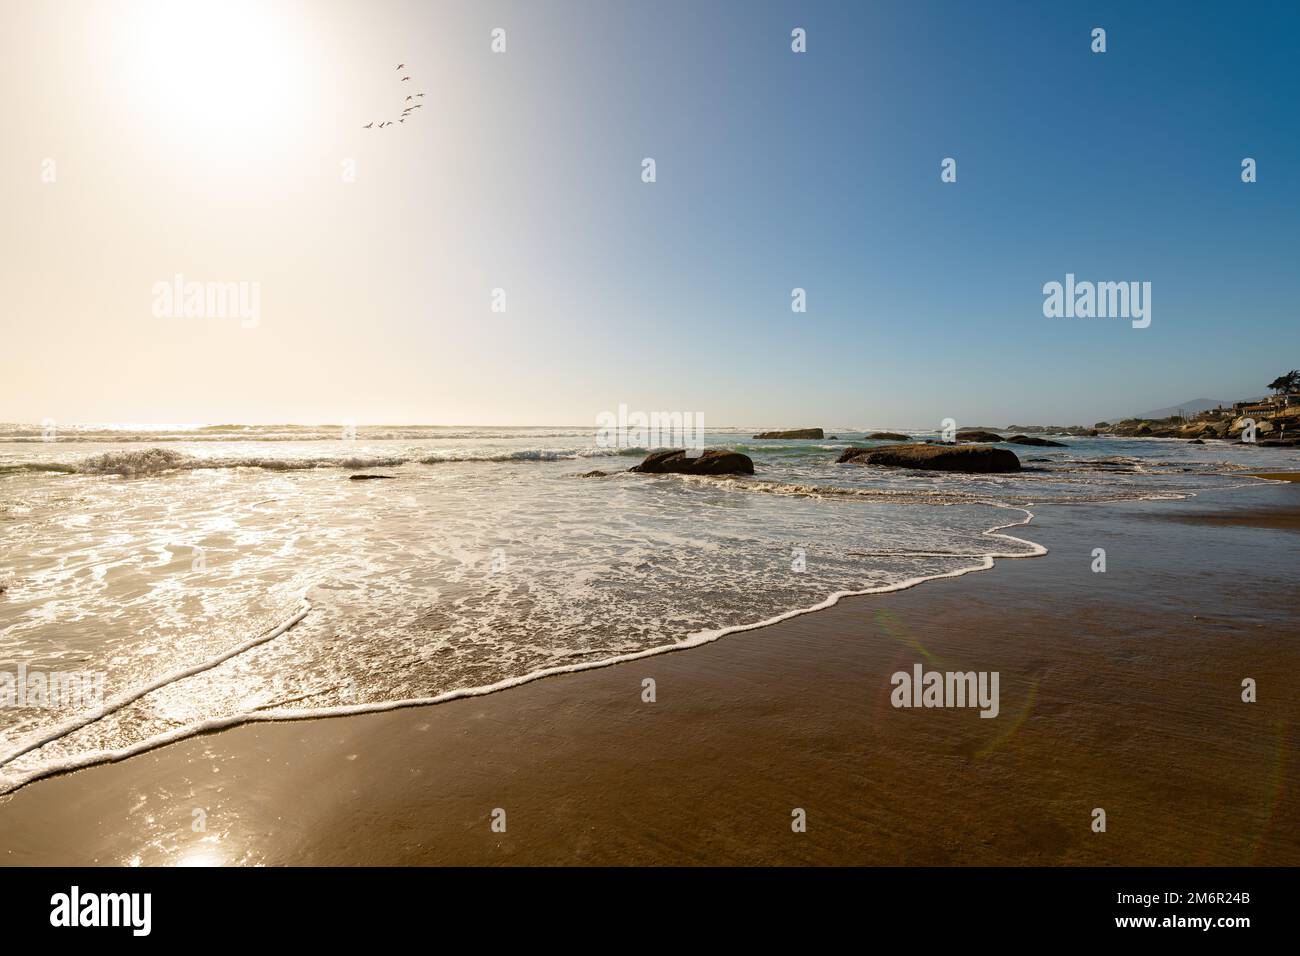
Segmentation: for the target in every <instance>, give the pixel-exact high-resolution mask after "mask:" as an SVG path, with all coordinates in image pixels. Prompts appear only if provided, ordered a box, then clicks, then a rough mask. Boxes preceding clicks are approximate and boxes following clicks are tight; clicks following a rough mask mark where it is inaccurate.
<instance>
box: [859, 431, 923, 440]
mask: <svg viewBox="0 0 1300 956" xmlns="http://www.w3.org/2000/svg"><path fill="white" fill-rule="evenodd" d="M867 438H869V439H871V440H872V441H911V440H912V436H911V435H900V434H899V433H898V432H872V433H871V434H870V435H868V436H867Z"/></svg>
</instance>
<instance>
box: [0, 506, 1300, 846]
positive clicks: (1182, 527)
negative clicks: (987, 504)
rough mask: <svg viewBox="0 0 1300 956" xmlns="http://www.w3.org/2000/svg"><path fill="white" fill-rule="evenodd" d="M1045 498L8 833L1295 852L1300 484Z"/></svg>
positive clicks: (133, 787) (220, 737)
mask: <svg viewBox="0 0 1300 956" xmlns="http://www.w3.org/2000/svg"><path fill="white" fill-rule="evenodd" d="M1034 510H1035V514H1036V516H1035V518H1034V520H1033V521H1032V523H1031V524H1030V525H1028V526H1027V527H1024V528H1020V529H1017V533H1018V534H1019V535H1020V536H1022V537H1024V538H1027V539H1029V540H1032V541H1035V542H1038V543H1041V544H1043V545H1044V546H1046V547H1047V548H1048V550H1049V554H1048V555H1046V556H1045V557H1041V558H1026V559H1016V560H1001V561H999V562H998V564H997V566H996V567H995V568H994V569H993V570H991V571H988V572H981V573H975V574H969V575H966V576H964V577H960V578H957V579H953V580H945V581H935V582H930V583H927V584H924V585H921V586H919V587H916V588H912V589H910V590H907V591H902V592H897V593H892V594H885V595H878V596H872V597H864V598H851V599H846V600H844V601H841V602H840V603H839V604H838V605H837V606H835V607H834V608H831V609H828V610H824V611H820V612H816V613H813V614H808V615H804V616H801V617H798V618H794V619H792V620H789V621H786V622H783V623H780V624H777V625H774V626H772V627H768V628H765V629H762V630H759V631H754V632H749V633H742V634H737V635H733V636H731V637H728V638H725V639H723V640H721V641H718V642H716V643H713V644H710V645H706V646H704V647H700V648H696V649H691V650H688V651H684V652H681V653H671V654H666V655H662V656H658V657H653V658H649V659H645V660H640V661H634V662H631V663H627V664H621V665H616V666H611V667H608V668H603V669H599V670H594V671H587V672H583V673H578V674H571V675H565V676H559V677H554V678H548V679H544V680H540V681H536V682H533V683H530V684H526V685H524V686H521V687H518V688H515V689H512V690H509V691H505V692H501V693H497V694H492V695H488V696H485V697H479V698H474V699H468V700H461V701H454V702H451V703H447V704H443V705H440V706H435V707H421V708H410V709H405V710H399V711H393V712H389V713H383V714H374V715H365V716H354V717H344V718H336V719H328V720H313V721H298V722H287V723H277V724H259V725H247V726H243V727H238V728H235V729H232V730H229V731H225V732H220V733H215V734H208V735H204V736H200V737H196V738H193V739H189V740H185V741H182V742H180V743H177V744H173V745H170V746H167V747H163V748H160V749H158V750H155V751H151V752H149V753H146V754H144V755H141V756H138V757H134V758H131V759H128V760H125V761H122V762H120V763H115V764H106V765H100V766H96V767H91V768H88V769H85V770H81V771H77V772H74V773H69V774H64V775H62V776H58V777H53V778H49V779H45V780H41V781H38V782H35V783H33V784H30V785H28V786H26V787H24V788H22V789H20V790H18V791H17V792H15V793H12V794H10V795H8V796H6V797H4V798H3V799H0V833H2V834H3V840H0V844H2V845H3V848H4V849H3V862H4V863H6V864H10V865H21V864H101V865H120V864H128V865H134V864H143V865H150V864H169V863H181V864H208V863H222V864H227V863H239V864H268V865H280V864H469V865H477V864H665V865H671V864H709V863H737V864H885V865H897V864H958V865H973V864H1050V865H1056V864H1076V865H1079V864H1081V865H1112V864H1136V865H1157V864H1168V865H1183V866H1205V865H1247V864H1262V865H1297V864H1300V828H1297V827H1296V825H1295V821H1296V820H1297V819H1300V787H1298V786H1297V783H1298V782H1300V781H1298V780H1297V776H1298V774H1300V767H1298V764H1297V761H1296V759H1295V754H1296V746H1297V742H1298V741H1297V738H1298V737H1300V730H1298V727H1300V700H1298V699H1297V697H1296V695H1295V693H1294V688H1295V686H1296V685H1297V682H1298V681H1300V625H1297V622H1296V619H1295V616H1294V607H1295V601H1296V597H1297V591H1296V584H1295V576H1294V566H1293V565H1292V564H1291V563H1285V562H1277V561H1276V560H1271V561H1269V562H1264V563H1261V562H1260V561H1259V560H1258V555H1259V554H1260V553H1267V554H1271V555H1274V556H1276V555H1277V554H1278V553H1280V551H1279V548H1281V547H1284V546H1285V545H1286V544H1287V541H1288V540H1289V539H1290V537H1291V536H1292V535H1293V534H1294V530H1295V528H1296V524H1295V522H1296V517H1297V515H1298V514H1300V489H1297V488H1296V487H1295V485H1294V484H1285V485H1284V484H1261V485H1260V486H1259V487H1258V488H1251V489H1247V490H1242V491H1236V492H1217V493H1213V494H1206V495H1203V496H1201V497H1198V498H1195V499H1192V500H1189V501H1183V502H1126V503H1120V504H1108V505H1086V506H1070V505H1057V506H1046V507H1038V508H1035V509H1034ZM1234 514H1235V515H1237V516H1238V518H1239V520H1233V517H1232V516H1233V515H1234ZM1262 515H1271V516H1272V518H1271V519H1270V520H1268V521H1263V520H1261V517H1260V516H1262ZM1263 536H1272V537H1271V539H1270V540H1269V541H1267V542H1264V541H1263ZM1261 544H1267V545H1268V547H1267V548H1265V549H1263V550H1262V551H1261V548H1260V545H1261ZM1095 548H1104V549H1105V550H1106V552H1107V569H1106V571H1105V573H1096V572H1094V571H1092V570H1091V564H1092V562H1093V556H1092V552H1093V549H1095ZM915 663H923V664H924V665H925V666H926V667H933V668H937V669H941V670H990V671H998V672H999V673H1000V675H1001V707H1000V713H999V716H998V717H997V718H996V719H989V720H985V719H980V717H979V715H978V712H977V711H975V710H971V709H960V708H955V709H921V710H911V709H895V708H894V707H892V706H891V705H890V690H891V685H890V675H891V674H892V673H893V672H895V671H898V670H909V669H910V668H911V667H912V666H913V664H915ZM647 678H652V679H653V680H654V682H655V697H656V699H655V701H654V702H652V703H650V702H645V701H644V700H643V687H644V684H643V681H645V679H647ZM1245 678H1252V679H1254V680H1255V682H1256V684H1257V688H1258V701H1257V702H1255V703H1244V702H1243V701H1242V699H1241V695H1242V681H1243V679H1245ZM1094 808H1103V809H1104V810H1105V812H1106V818H1107V828H1106V831H1105V832H1104V833H1097V832H1093V830H1092V828H1091V823H1092V819H1093V816H1092V814H1093V810H1094ZM498 809H500V810H504V816H505V822H506V828H505V832H504V833H502V832H496V831H494V829H493V827H492V822H493V819H494V811H496V810H498ZM796 809H802V810H803V811H805V813H806V818H807V829H806V832H802V833H799V832H794V831H793V829H792V826H791V821H792V813H793V812H794V811H795V810H796ZM500 816H501V815H500V814H496V817H497V818H500Z"/></svg>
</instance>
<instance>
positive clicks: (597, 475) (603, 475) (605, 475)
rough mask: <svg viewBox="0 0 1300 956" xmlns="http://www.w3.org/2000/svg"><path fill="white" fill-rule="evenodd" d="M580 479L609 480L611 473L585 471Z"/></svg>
mask: <svg viewBox="0 0 1300 956" xmlns="http://www.w3.org/2000/svg"><path fill="white" fill-rule="evenodd" d="M578 477H579V478H608V477H609V473H608V472H604V471H600V470H599V469H597V470H596V471H584V472H583V473H582V474H580V475H579V476H578Z"/></svg>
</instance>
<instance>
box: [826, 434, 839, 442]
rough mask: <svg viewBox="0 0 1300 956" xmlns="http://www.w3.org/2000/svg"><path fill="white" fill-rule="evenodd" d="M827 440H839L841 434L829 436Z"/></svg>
mask: <svg viewBox="0 0 1300 956" xmlns="http://www.w3.org/2000/svg"><path fill="white" fill-rule="evenodd" d="M826 440H827V441H839V440H840V436H839V435H832V436H831V437H830V438H828V439H826Z"/></svg>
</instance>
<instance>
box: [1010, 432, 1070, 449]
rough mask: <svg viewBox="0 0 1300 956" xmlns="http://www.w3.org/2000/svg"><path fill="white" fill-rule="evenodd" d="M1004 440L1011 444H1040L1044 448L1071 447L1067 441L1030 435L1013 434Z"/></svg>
mask: <svg viewBox="0 0 1300 956" xmlns="http://www.w3.org/2000/svg"><path fill="white" fill-rule="evenodd" d="M1003 441H1005V442H1007V443H1008V444H1011V445H1038V446H1040V447H1043V448H1069V447H1070V446H1069V445H1067V444H1065V442H1059V441H1052V440H1051V439H1050V438H1030V437H1029V436H1028V435H1012V436H1011V437H1010V438H1005V439H1003Z"/></svg>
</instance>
